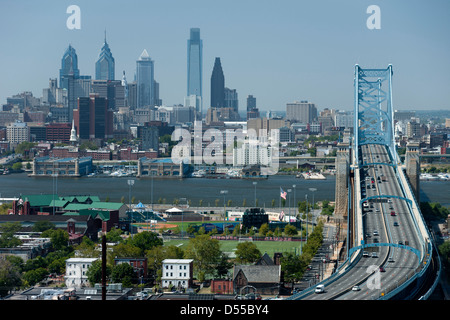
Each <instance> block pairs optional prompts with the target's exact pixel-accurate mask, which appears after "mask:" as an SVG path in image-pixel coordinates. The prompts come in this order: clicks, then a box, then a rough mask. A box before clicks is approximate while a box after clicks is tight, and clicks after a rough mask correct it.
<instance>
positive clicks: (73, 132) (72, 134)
mask: <svg viewBox="0 0 450 320" xmlns="http://www.w3.org/2000/svg"><path fill="white" fill-rule="evenodd" d="M77 140H78V139H77V131H76V130H75V121H74V120H72V130H70V140H69V141H70V142H71V143H72V144H75V143H76V142H77Z"/></svg>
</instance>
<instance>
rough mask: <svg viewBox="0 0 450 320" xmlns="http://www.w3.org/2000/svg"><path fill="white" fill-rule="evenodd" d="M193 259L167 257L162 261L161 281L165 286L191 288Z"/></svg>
mask: <svg viewBox="0 0 450 320" xmlns="http://www.w3.org/2000/svg"><path fill="white" fill-rule="evenodd" d="M193 262H194V260H193V259H165V260H163V262H162V277H161V283H162V286H163V288H168V287H169V286H170V285H173V286H175V287H176V288H185V289H187V288H189V287H191V286H192V280H193V266H194V264H193Z"/></svg>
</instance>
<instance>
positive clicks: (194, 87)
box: [187, 28, 203, 112]
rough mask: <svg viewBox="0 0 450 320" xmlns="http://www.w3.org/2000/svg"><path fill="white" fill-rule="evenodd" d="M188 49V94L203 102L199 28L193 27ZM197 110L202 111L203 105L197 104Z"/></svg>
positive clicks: (201, 47) (201, 45)
mask: <svg viewBox="0 0 450 320" xmlns="http://www.w3.org/2000/svg"><path fill="white" fill-rule="evenodd" d="M187 50H188V51H187V96H188V97H191V96H196V97H195V98H194V97H191V98H190V99H191V100H199V101H200V104H201V101H202V99H201V98H202V68H203V41H202V40H201V39H200V29H199V28H191V35H190V39H189V40H188V42H187ZM198 97H200V99H198ZM197 112H201V105H200V106H197Z"/></svg>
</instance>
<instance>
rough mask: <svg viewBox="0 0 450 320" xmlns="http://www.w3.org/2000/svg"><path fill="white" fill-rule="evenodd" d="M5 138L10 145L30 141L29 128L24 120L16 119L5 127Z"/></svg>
mask: <svg viewBox="0 0 450 320" xmlns="http://www.w3.org/2000/svg"><path fill="white" fill-rule="evenodd" d="M6 138H7V140H8V141H9V143H10V144H11V145H12V146H16V145H18V144H19V143H21V142H24V141H30V129H29V127H28V126H27V124H26V123H25V122H22V121H19V120H17V121H15V122H13V123H11V124H10V125H8V126H7V127H6Z"/></svg>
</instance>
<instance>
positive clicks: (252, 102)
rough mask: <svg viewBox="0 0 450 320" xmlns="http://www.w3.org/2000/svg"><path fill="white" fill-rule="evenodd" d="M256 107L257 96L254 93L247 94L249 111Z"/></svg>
mask: <svg viewBox="0 0 450 320" xmlns="http://www.w3.org/2000/svg"><path fill="white" fill-rule="evenodd" d="M253 109H256V98H255V97H254V96H252V95H248V96H247V111H251V110H253Z"/></svg>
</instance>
